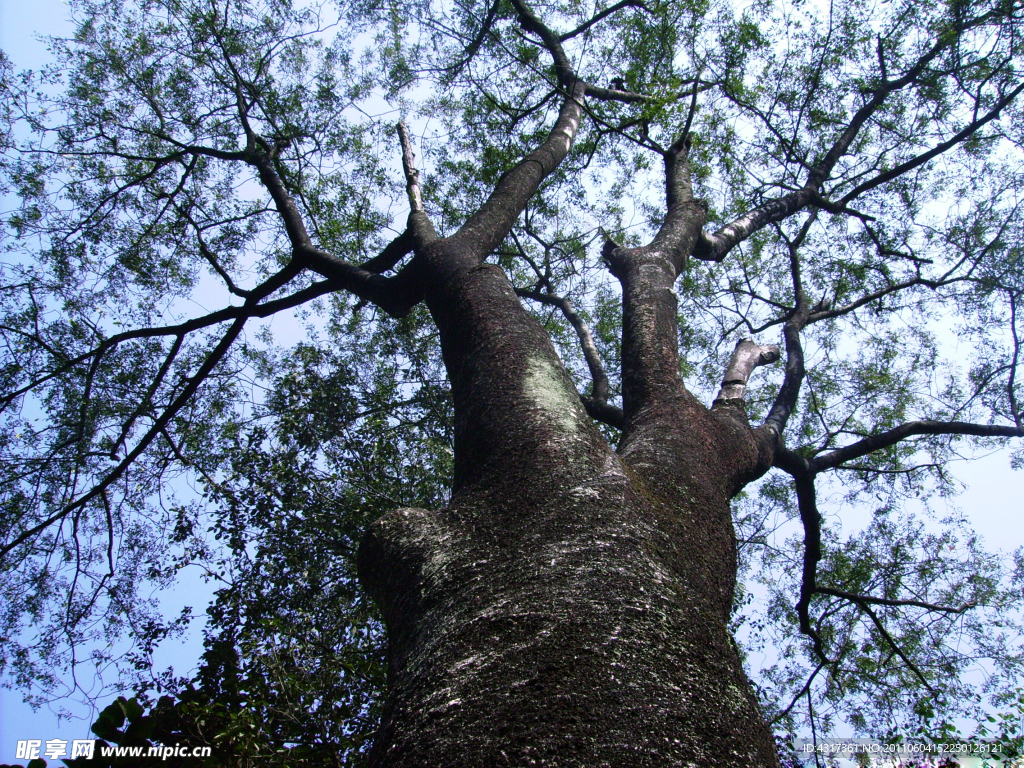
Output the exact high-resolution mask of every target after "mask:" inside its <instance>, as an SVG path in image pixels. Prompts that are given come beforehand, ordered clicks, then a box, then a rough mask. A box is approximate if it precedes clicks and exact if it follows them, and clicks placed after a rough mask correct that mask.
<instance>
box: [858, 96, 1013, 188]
mask: <svg viewBox="0 0 1024 768" xmlns="http://www.w3.org/2000/svg"><path fill="white" fill-rule="evenodd" d="M1021 92H1024V83H1021V84H1020V85H1019V86H1017V87H1016V88H1014V89H1013V90H1012V91H1010V93H1008V94H1007V95H1006V96H1004V97H1003V98H1001V99H1000V100H999V101H998V102H996V105H995V106H994V107H993V108H992V109H991V110H990V111H989V112H987V113H986V114H985V115H984V116H983V117H980V118H978V119H977V120H973V121H972V122H971V123H969V124H968V125H967V126H966V127H964V128H963V129H962V130H961V131H959V132H957V133H956V134H955V135H954V136H953V137H952V138H949V139H947V140H946V141H943V142H941V143H940V144H937V145H936V146H934V147H932V148H931V149H930V150H928V151H927V152H922V153H921V154H920V155H918V156H917V157H913V158H911V159H910V160H907V161H906V162H903V163H900V164H899V165H897V166H896V167H895V168H891V169H890V170H888V171H886V172H885V173H880V174H879V175H878V176H876V177H875V178H873V179H870V180H868V181H865V182H864V183H863V184H860V185H858V186H857V187H855V188H854V189H853V190H852V191H850V192H849V193H847V194H846V195H844V196H843V199H842V200H840V201H839V203H838V205H840V206H844V207H845V206H846V205H848V204H849V203H850V202H851V201H853V199H854V198H856V197H858V196H859V195H861V194H863V193H864V192H867V191H868V190H870V189H874V188H875V187H877V186H880V185H882V184H885V183H886V182H888V181H892V180H893V179H895V178H898V177H900V176H902V175H903V174H904V173H907V172H908V171H912V170H913V169H915V168H917V167H919V166H922V165H924V164H925V163H927V162H928V161H929V160H931V159H933V158H935V157H938V156H939V155H941V154H942V153H943V152H946V151H947V150H949V149H951V148H953V147H955V146H956V145H957V144H961V143H962V142H964V141H966V140H967V139H969V138H970V137H971V136H973V135H974V134H975V133H977V132H978V131H979V130H980V129H981V128H982V127H984V126H985V125H986V124H988V123H990V122H991V121H992V120H996V119H998V118H999V114H1000V113H1001V112H1002V111H1003V110H1004V109H1006V107H1008V106H1009V105H1010V103H1011V102H1012V101H1013V100H1014V99H1016V98H1017V97H1018V96H1019V95H1020V94H1021Z"/></svg>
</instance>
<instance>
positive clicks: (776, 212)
mask: <svg viewBox="0 0 1024 768" xmlns="http://www.w3.org/2000/svg"><path fill="white" fill-rule="evenodd" d="M949 44H950V41H949V40H948V39H947V38H946V37H945V36H943V37H941V38H940V39H939V40H938V41H936V43H935V44H934V45H933V46H932V47H931V48H930V49H929V50H928V51H927V52H926V53H925V54H924V55H922V56H921V57H920V58H919V59H918V60H917V62H916V63H915V64H914V66H913V67H911V68H910V69H909V70H908V71H907V72H906V73H905V74H904V75H903V77H900V78H898V79H896V80H884V81H883V82H882V83H880V84H879V86H878V87H877V88H876V89H875V90H874V91H873V92H872V96H871V99H869V100H868V101H867V103H865V104H864V105H863V106H862V107H861V108H860V109H858V110H857V112H856V113H855V114H854V116H853V118H852V119H851V120H850V122H849V124H848V125H847V126H846V128H845V129H844V131H843V132H842V134H840V136H839V137H838V138H837V139H836V141H835V142H834V143H833V145H832V147H831V148H830V149H829V151H828V152H827V153H826V154H825V156H824V157H823V158H822V159H821V161H820V162H818V163H817V164H816V165H815V166H814V167H813V168H812V169H811V171H810V173H808V176H807V181H806V183H805V184H804V186H803V187H802V188H801V189H798V190H796V191H794V192H790V193H789V194H787V195H783V196H782V197H779V198H776V199H774V200H769V201H768V202H766V203H764V204H762V205H760V206H758V207H756V208H754V209H753V210H752V211H749V212H748V213H746V214H744V215H743V216H740V217H739V218H737V219H735V220H734V221H732V222H731V223H729V224H727V225H726V226H724V227H722V228H721V229H719V230H718V231H717V232H715V233H713V234H711V233H707V232H704V233H702V235H701V237H700V239H699V240H698V241H697V244H696V246H695V247H694V251H693V256H694V258H696V259H701V260H703V261H721V260H722V259H724V258H725V256H726V254H727V253H728V252H729V251H730V250H732V249H733V248H734V247H735V246H737V245H738V244H739V243H741V242H743V241H744V240H746V239H747V238H748V237H750V236H751V235H752V234H754V233H755V232H757V231H758V230H760V229H762V228H764V227H765V226H767V225H768V224H771V223H773V222H777V221H782V220H783V219H785V218H787V217H788V216H791V215H792V214H793V213H796V212H797V211H798V210H800V209H801V208H803V207H805V206H807V205H810V204H812V203H814V202H815V201H816V200H817V199H818V198H819V197H820V195H821V188H822V185H823V184H824V183H825V181H826V180H827V179H828V178H829V176H830V175H831V173H832V171H833V169H834V168H835V166H836V163H838V162H839V160H840V158H841V157H842V156H843V155H845V154H846V152H847V151H848V150H849V148H850V146H851V145H852V144H853V141H854V139H855V138H856V137H857V134H858V133H859V132H860V130H861V128H863V126H864V124H865V123H866V122H867V121H868V119H869V118H870V117H871V116H872V115H873V114H874V113H875V112H876V111H877V110H878V109H879V107H881V106H882V103H883V102H884V101H885V100H886V98H887V97H888V96H889V95H890V94H892V93H893V92H894V91H898V90H901V89H903V88H905V87H907V86H908V85H911V84H912V83H914V82H915V81H916V80H917V78H918V77H920V75H921V74H922V72H924V70H925V68H926V67H927V66H928V64H929V63H931V61H932V60H933V59H934V58H935V57H936V56H938V55H939V53H941V52H942V50H943V49H944V48H945V47H946V46H947V45H949Z"/></svg>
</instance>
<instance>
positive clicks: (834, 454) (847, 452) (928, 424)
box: [810, 420, 1024, 472]
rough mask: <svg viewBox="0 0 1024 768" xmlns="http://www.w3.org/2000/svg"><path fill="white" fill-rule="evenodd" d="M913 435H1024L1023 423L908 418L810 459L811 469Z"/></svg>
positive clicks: (858, 454)
mask: <svg viewBox="0 0 1024 768" xmlns="http://www.w3.org/2000/svg"><path fill="white" fill-rule="evenodd" d="M916 435H973V436H975V437H1024V427H1017V426H1013V427H1010V426H1001V425H997V424H970V423H968V422H964V421H931V420H924V421H910V422H907V423H906V424H901V425H900V426H898V427H894V428H893V429H890V430H887V431H885V432H881V433H879V434H877V435H871V436H870V437H865V438H864V439H863V440H858V441H857V442H856V443H853V444H851V445H847V446H844V447H842V448H837V449H836V450H834V451H831V452H829V453H826V454H824V455H821V456H816V457H815V458H813V459H811V460H810V465H811V468H812V470H813V471H814V472H821V471H822V470H824V469H831V468H833V467H837V466H839V465H840V464H843V463H844V462H847V461H852V460H854V459H859V458H860V457H862V456H866V455H867V454H869V453H873V452H874V451H880V450H882V449H883V448H888V447H890V446H893V445H896V443H898V442H900V441H901V440H906V439H907V438H908V437H914V436H916Z"/></svg>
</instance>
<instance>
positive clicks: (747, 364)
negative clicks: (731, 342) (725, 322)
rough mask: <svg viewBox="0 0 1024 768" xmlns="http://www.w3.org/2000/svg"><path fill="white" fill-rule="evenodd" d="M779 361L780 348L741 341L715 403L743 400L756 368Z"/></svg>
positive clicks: (730, 362) (730, 361) (737, 345)
mask: <svg viewBox="0 0 1024 768" xmlns="http://www.w3.org/2000/svg"><path fill="white" fill-rule="evenodd" d="M778 359H779V348H778V347H777V346H776V345H774V344H766V345H764V346H762V345H760V344H758V343H757V342H755V341H754V340H753V339H741V340H740V341H739V342H738V343H737V344H736V348H735V349H734V350H733V353H732V357H731V358H730V359H729V365H727V366H726V368H725V375H724V376H723V377H722V388H721V389H720V390H719V392H718V397H716V398H715V401H716V402H718V401H727V400H733V401H735V400H742V399H743V395H744V394H745V392H746V390H747V382H748V381H749V380H750V374H752V373H753V372H754V368H756V367H758V366H759V365H768V364H770V363H774V362H775V361H776V360H778Z"/></svg>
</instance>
